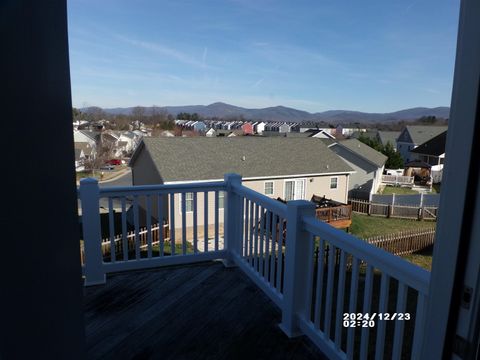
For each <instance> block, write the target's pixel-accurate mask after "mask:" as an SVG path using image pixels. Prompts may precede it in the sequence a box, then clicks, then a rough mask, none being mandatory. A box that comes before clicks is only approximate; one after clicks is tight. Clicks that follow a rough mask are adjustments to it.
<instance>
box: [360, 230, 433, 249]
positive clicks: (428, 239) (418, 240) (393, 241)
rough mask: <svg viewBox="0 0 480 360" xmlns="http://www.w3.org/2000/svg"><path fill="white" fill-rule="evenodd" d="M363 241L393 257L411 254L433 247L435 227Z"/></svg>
mask: <svg viewBox="0 0 480 360" xmlns="http://www.w3.org/2000/svg"><path fill="white" fill-rule="evenodd" d="M365 241H366V242H368V243H369V244H372V245H375V246H376V247H379V248H381V249H383V250H385V251H388V252H389V253H392V254H394V255H406V254H412V253H414V252H416V251H420V250H423V249H425V248H427V247H429V246H431V245H433V243H434V241H435V227H432V228H430V229H415V230H406V231H401V232H398V233H395V234H386V235H379V236H373V237H370V238H368V239H365Z"/></svg>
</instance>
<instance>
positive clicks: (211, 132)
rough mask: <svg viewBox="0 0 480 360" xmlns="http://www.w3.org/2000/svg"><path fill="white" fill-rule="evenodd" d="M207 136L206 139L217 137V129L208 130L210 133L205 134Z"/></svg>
mask: <svg viewBox="0 0 480 360" xmlns="http://www.w3.org/2000/svg"><path fill="white" fill-rule="evenodd" d="M205 136H206V137H215V136H217V135H216V132H215V129H213V128H211V129H208V131H207V132H206V133H205Z"/></svg>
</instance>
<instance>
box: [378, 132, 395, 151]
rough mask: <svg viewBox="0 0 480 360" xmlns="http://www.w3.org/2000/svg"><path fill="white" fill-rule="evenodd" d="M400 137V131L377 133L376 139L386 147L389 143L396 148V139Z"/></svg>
mask: <svg viewBox="0 0 480 360" xmlns="http://www.w3.org/2000/svg"><path fill="white" fill-rule="evenodd" d="M399 136H400V131H379V132H378V138H379V139H380V142H381V143H382V145H387V143H388V142H389V143H390V144H392V146H393V147H394V148H397V139H398V137H399Z"/></svg>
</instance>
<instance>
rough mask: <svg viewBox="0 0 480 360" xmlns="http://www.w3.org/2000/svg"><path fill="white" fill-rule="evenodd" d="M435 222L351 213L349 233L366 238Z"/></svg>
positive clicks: (429, 226) (431, 224) (425, 225)
mask: <svg viewBox="0 0 480 360" xmlns="http://www.w3.org/2000/svg"><path fill="white" fill-rule="evenodd" d="M434 225H435V223H432V222H429V221H417V220H407V219H393V218H390V219H388V218H384V217H376V216H368V215H362V214H357V213H353V214H352V225H351V227H350V233H352V234H353V235H355V236H357V237H359V238H362V239H366V238H369V237H371V236H377V235H384V234H392V233H396V232H399V231H403V230H411V229H424V228H431V227H432V226H434Z"/></svg>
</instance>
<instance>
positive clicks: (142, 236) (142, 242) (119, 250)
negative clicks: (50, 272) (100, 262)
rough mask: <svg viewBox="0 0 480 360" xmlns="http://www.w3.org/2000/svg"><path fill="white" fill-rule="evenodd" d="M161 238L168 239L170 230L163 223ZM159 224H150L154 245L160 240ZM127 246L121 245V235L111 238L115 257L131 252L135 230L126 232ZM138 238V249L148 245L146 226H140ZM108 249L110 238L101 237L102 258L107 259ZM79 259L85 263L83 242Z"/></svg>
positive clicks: (133, 248) (133, 247)
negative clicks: (125, 251) (124, 252)
mask: <svg viewBox="0 0 480 360" xmlns="http://www.w3.org/2000/svg"><path fill="white" fill-rule="evenodd" d="M162 227H163V240H164V241H170V230H169V227H168V224H163V226H162ZM159 235H160V234H159V224H158V223H157V224H153V225H152V245H156V244H158V243H159V242H160V238H159ZM126 238H127V246H126V249H125V248H124V247H123V235H122V234H119V235H116V236H115V238H114V239H113V241H114V243H115V254H116V257H117V258H122V257H123V251H124V250H127V252H131V251H134V250H135V230H132V231H128V232H126ZM138 240H139V247H140V249H145V248H147V246H148V228H147V227H140V228H139V231H138ZM110 249H111V239H110V238H103V239H102V255H103V258H104V260H107V261H108V260H109V258H110ZM80 260H81V263H82V265H83V264H84V263H85V261H84V260H85V251H84V247H83V242H82V243H81V244H80Z"/></svg>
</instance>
